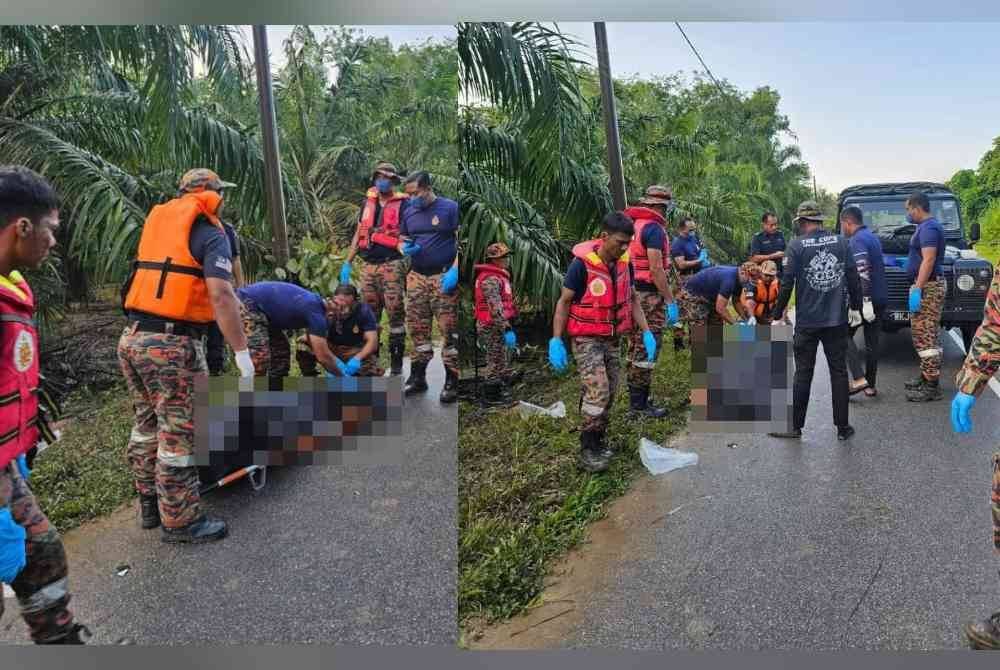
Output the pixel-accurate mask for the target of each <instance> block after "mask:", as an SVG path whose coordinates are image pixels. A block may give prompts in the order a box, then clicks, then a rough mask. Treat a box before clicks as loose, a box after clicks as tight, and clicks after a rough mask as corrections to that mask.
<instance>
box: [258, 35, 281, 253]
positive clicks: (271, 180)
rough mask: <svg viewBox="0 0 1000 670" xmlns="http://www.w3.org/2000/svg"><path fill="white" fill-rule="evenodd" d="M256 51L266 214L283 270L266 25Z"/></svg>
mask: <svg viewBox="0 0 1000 670" xmlns="http://www.w3.org/2000/svg"><path fill="white" fill-rule="evenodd" d="M253 51H254V63H255V65H256V69H257V93H258V97H259V98H260V132H261V136H262V138H263V140H264V189H265V193H266V194H267V214H268V218H269V219H270V220H271V232H272V234H273V237H272V250H273V254H274V260H275V262H276V263H277V264H278V265H279V266H282V267H283V266H284V265H285V264H286V263H287V262H288V230H287V229H286V228H285V197H284V193H283V192H282V189H281V160H280V157H279V155H278V124H277V122H276V120H275V115H274V91H273V89H272V87H271V61H270V54H269V53H268V49H267V26H256V25H255V26H254V27H253Z"/></svg>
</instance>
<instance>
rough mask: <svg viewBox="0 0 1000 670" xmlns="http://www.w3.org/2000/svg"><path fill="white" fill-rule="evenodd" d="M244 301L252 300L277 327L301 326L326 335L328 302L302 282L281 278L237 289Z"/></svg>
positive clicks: (298, 327)
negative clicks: (296, 283) (280, 279)
mask: <svg viewBox="0 0 1000 670" xmlns="http://www.w3.org/2000/svg"><path fill="white" fill-rule="evenodd" d="M236 295H237V296H238V297H239V299H240V301H241V302H248V301H249V302H251V303H253V305H254V306H255V307H256V308H257V309H258V310H260V311H261V312H263V313H264V314H265V315H266V316H267V320H268V322H269V323H270V324H271V326H273V327H274V328H280V329H281V330H299V329H302V328H305V329H306V330H307V331H308V332H309V334H310V335H316V336H317V337H326V334H327V326H328V323H327V320H326V306H325V305H324V304H323V298H321V297H319V295H317V294H315V293H313V292H312V291H308V290H306V289H304V288H302V287H301V286H296V285H295V284H289V283H288V282H282V281H262V282H257V283H256V284H249V285H248V286H244V287H243V288H238V289H236Z"/></svg>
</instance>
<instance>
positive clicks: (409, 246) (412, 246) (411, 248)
mask: <svg viewBox="0 0 1000 670" xmlns="http://www.w3.org/2000/svg"><path fill="white" fill-rule="evenodd" d="M422 248H423V247H421V246H420V245H419V244H417V243H416V242H403V255H404V256H413V255H414V254H417V253H420V250H421V249H422Z"/></svg>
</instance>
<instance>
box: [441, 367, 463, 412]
mask: <svg viewBox="0 0 1000 670" xmlns="http://www.w3.org/2000/svg"><path fill="white" fill-rule="evenodd" d="M438 400H440V401H441V402H443V403H445V404H446V405H449V404H451V403H453V402H455V401H456V400H458V373H457V372H452V371H451V370H446V371H445V377H444V388H443V389H442V390H441V395H440V397H439V398H438Z"/></svg>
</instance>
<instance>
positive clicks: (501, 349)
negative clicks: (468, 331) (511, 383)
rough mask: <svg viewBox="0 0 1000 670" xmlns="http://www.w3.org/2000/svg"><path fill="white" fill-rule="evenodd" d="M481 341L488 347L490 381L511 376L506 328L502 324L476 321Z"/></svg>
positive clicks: (487, 375) (487, 374)
mask: <svg viewBox="0 0 1000 670" xmlns="http://www.w3.org/2000/svg"><path fill="white" fill-rule="evenodd" d="M476 330H477V332H478V333H479V341H480V342H482V343H483V346H485V347H486V376H485V379H486V381H488V382H499V381H503V380H504V379H505V378H507V377H509V376H510V374H511V370H510V366H509V365H508V364H507V346H506V344H505V343H504V339H503V334H504V329H503V327H502V325H501V324H493V323H479V322H478V321H477V322H476Z"/></svg>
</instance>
